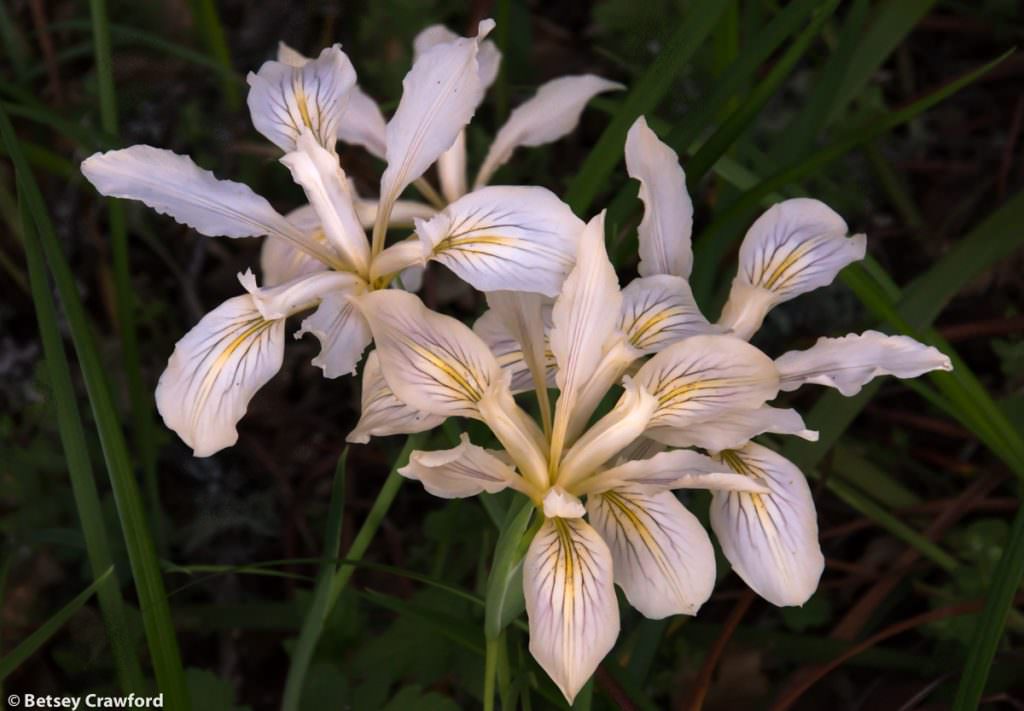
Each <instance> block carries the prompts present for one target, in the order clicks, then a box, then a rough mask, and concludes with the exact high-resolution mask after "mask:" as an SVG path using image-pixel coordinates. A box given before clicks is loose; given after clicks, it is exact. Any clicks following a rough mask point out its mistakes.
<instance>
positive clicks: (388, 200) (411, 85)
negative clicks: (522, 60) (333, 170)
mask: <svg viewBox="0 0 1024 711" xmlns="http://www.w3.org/2000/svg"><path fill="white" fill-rule="evenodd" d="M493 27H494V22H493V21H492V20H484V21H483V22H481V23H480V25H479V27H478V30H477V36H476V37H470V38H465V37H460V38H458V39H455V40H453V41H451V42H444V43H441V44H437V45H435V46H433V47H431V48H430V49H428V50H427V51H425V52H424V53H423V54H421V55H420V56H419V58H418V59H417V60H416V61H415V63H414V64H413V67H412V69H411V70H410V71H409V73H408V74H407V75H406V76H405V79H404V80H403V81H402V99H401V101H400V102H399V103H398V108H397V109H396V110H395V115H394V116H392V117H391V121H389V122H388V126H387V154H386V157H387V163H388V166H387V169H386V170H385V171H384V175H383V176H382V178H381V184H380V195H381V203H382V205H383V206H385V209H386V211H387V212H390V206H391V204H392V203H393V202H394V200H396V199H397V198H398V196H399V194H401V192H402V191H403V190H404V189H405V188H406V186H408V185H409V184H410V183H411V182H412V181H414V180H416V178H418V177H420V176H421V175H423V173H424V172H425V171H426V170H427V168H429V167H430V166H431V165H432V164H433V163H434V161H436V160H437V159H438V157H439V156H440V155H441V154H442V153H444V152H445V151H446V150H448V149H449V148H450V147H451V146H452V144H453V143H455V139H456V138H457V137H458V135H459V131H461V130H462V128H463V127H464V126H465V125H466V124H467V123H469V119H470V118H471V117H472V116H473V112H474V111H475V110H476V107H477V105H478V104H479V103H480V99H481V97H482V96H483V91H484V88H483V85H482V84H481V82H480V76H479V74H478V64H477V51H478V48H479V43H480V42H481V41H482V40H483V38H484V37H485V36H486V35H487V33H488V32H490V31H491V29H492V28H493Z"/></svg>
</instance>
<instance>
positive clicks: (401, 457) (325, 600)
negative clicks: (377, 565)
mask: <svg viewBox="0 0 1024 711" xmlns="http://www.w3.org/2000/svg"><path fill="white" fill-rule="evenodd" d="M423 439H424V435H422V434H416V435H412V436H411V437H408V438H407V439H406V440H405V446H403V447H402V450H401V452H399V454H398V457H397V458H396V459H395V463H394V464H393V465H392V467H391V473H390V474H388V478H387V479H385V480H384V485H383V486H382V487H381V489H380V492H379V493H378V494H377V499H376V500H375V501H374V502H373V506H372V507H371V508H370V512H369V513H368V514H367V516H366V520H365V521H363V525H362V527H361V528H360V529H359V533H357V534H356V537H355V539H354V540H353V541H352V545H351V546H349V549H348V553H347V554H346V556H345V557H346V558H347V559H349V560H352V561H358V560H360V559H361V558H362V557H363V554H364V553H366V549H367V548H368V547H369V545H370V542H371V541H372V540H373V537H374V536H375V535H376V534H377V529H378V528H379V527H380V524H381V522H382V521H383V520H384V516H385V515H386V514H387V512H388V509H389V508H390V507H391V502H392V501H394V500H395V495H396V494H397V493H398V489H399V487H400V486H401V485H402V480H403V477H402V475H400V474H399V473H398V470H399V469H401V468H402V467H404V466H405V465H406V464H408V462H409V455H410V454H411V453H412V450H413V449H415V448H416V447H418V446H419V445H420V443H421V442H422V441H423ZM338 486H339V484H338V481H337V479H335V489H334V492H332V503H335V499H334V493H337V492H338ZM338 495H339V496H340V494H338ZM336 503H337V504H338V506H340V502H336ZM337 516H338V519H337V520H336V521H335V519H333V518H332V519H331V522H332V523H337V525H338V526H340V525H341V524H340V520H341V519H340V516H341V511H340V508H339V509H338V511H337ZM328 535H330V536H333V537H334V538H336V536H334V534H331V533H330V532H329V534H328ZM331 545H332V546H334V548H335V555H336V554H337V543H332V544H331ZM354 571H355V568H354V567H353V566H352V565H351V564H342V565H341V566H340V567H339V568H338V569H337V570H334V569H333V565H332V569H331V570H330V576H329V577H327V578H326V582H324V579H323V578H322V579H321V582H318V583H317V592H316V595H315V598H314V602H313V606H312V607H311V608H310V612H309V615H307V617H306V622H304V623H303V627H302V632H301V634H300V636H299V640H298V644H297V645H296V649H297V650H298V651H299V652H301V656H300V655H299V654H296V655H295V656H293V658H292V665H291V666H290V667H289V668H288V676H287V678H286V680H285V692H284V703H283V704H282V709H283V711H295V709H297V708H298V705H299V697H300V696H301V694H302V688H303V685H304V679H305V675H306V671H307V670H308V668H309V657H308V656H307V655H311V654H312V651H313V650H314V649H315V648H316V643H317V641H319V639H320V635H321V633H322V632H323V621H324V620H326V618H327V616H328V615H329V614H330V613H331V610H332V609H334V605H335V603H336V602H337V601H338V597H339V596H340V595H341V592H342V590H344V589H345V585H346V584H347V583H348V580H349V578H351V577H352V573H353V572H354ZM321 574H322V575H323V574H324V571H321Z"/></svg>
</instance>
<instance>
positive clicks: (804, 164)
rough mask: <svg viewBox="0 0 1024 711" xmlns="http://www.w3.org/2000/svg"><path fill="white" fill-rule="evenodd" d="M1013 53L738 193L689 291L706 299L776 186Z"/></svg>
mask: <svg viewBox="0 0 1024 711" xmlns="http://www.w3.org/2000/svg"><path fill="white" fill-rule="evenodd" d="M1011 54H1012V50H1011V51H1009V52H1006V53H1004V54H1002V55H1001V56H999V57H997V58H996V59H994V60H992V61H991V62H988V63H987V64H984V65H983V66H981V67H978V68H977V69H974V70H973V71H971V72H968V73H967V74H965V75H963V76H961V77H959V78H958V79H955V80H953V81H951V82H949V83H947V84H945V85H944V86H942V87H940V88H938V89H936V90H935V91H932V92H930V93H928V94H927V95H925V96H924V97H922V98H921V99H918V100H917V101H914V102H912V103H911V104H909V105H908V106H906V107H904V108H902V109H899V110H896V111H892V112H889V113H888V114H886V115H884V116H880V117H878V118H875V119H873V120H871V121H869V122H866V123H864V124H863V125H862V126H860V127H859V128H857V129H856V130H854V131H851V132H849V133H848V134H846V135H845V136H843V137H841V138H839V139H836V140H835V141H833V142H832V143H830V144H829V145H827V146H825V147H824V148H822V149H820V150H818V151H815V152H814V153H813V154H811V155H810V156H808V157H807V158H804V159H801V160H799V161H797V162H796V163H795V164H793V165H790V166H789V167H787V168H784V169H782V170H781V171H779V172H777V173H775V174H774V175H771V176H768V177H767V178H765V179H764V180H762V181H761V182H760V183H759V184H758V185H757V187H755V188H753V189H751V190H748V191H747V192H745V193H744V194H743V195H742V196H740V197H739V198H738V199H737V200H736V201H735V202H734V203H733V204H732V205H731V206H730V207H729V208H728V209H727V210H726V211H725V212H723V214H722V215H721V216H719V217H718V218H717V219H716V220H715V221H714V222H713V223H712V224H711V225H710V226H709V227H708V229H707V230H706V231H705V232H704V234H703V235H702V236H701V239H700V240H699V241H698V242H697V243H696V245H695V248H694V269H693V283H692V287H693V291H694V294H695V295H696V296H697V300H698V301H702V300H705V301H706V300H707V298H708V297H709V296H710V292H711V288H712V284H713V282H714V278H715V275H716V274H717V269H716V267H717V265H718V264H720V263H721V261H722V258H723V257H724V255H725V254H726V253H728V251H729V250H730V249H731V248H732V246H733V244H734V242H735V241H736V239H738V238H739V236H740V235H741V234H742V230H743V228H744V226H745V223H746V222H748V221H749V220H750V218H751V216H752V215H753V213H754V212H755V211H756V210H757V208H758V207H759V206H760V204H761V200H762V198H763V197H764V196H765V195H768V194H769V193H772V192H775V191H778V190H780V189H782V188H784V187H786V186H787V185H790V184H792V183H797V182H799V181H801V180H803V179H804V178H806V177H808V176H810V175H814V174H816V173H817V172H819V171H820V170H821V169H822V168H823V167H824V166H826V165H828V164H829V163H831V162H832V161H834V160H836V159H838V158H840V157H841V156H843V155H845V154H846V153H848V152H850V151H851V150H853V149H854V148H856V147H857V146H859V145H862V144H864V143H865V142H867V141H870V140H871V139H873V138H875V137H876V136H880V135H882V134H883V133H885V132H887V131H890V130H892V129H893V128H895V127H896V126H899V125H901V124H903V123H906V122H907V121H910V120H911V119H913V118H914V117H916V116H918V115H919V114H921V113H922V112H924V111H927V110H928V109H929V108H931V107H932V106H934V105H935V104H937V103H939V102H940V101H942V100H944V99H946V98H948V97H950V96H952V95H953V94H955V93H956V92H958V91H960V90H961V89H963V88H964V87H966V86H969V85H970V84H972V83H974V82H975V81H977V80H978V79H979V78H981V77H982V76H984V75H985V74H987V73H988V72H990V71H992V69H994V68H995V67H996V66H997V65H999V64H1000V63H1001V62H1003V61H1004V60H1005V59H1006V58H1008V57H1009V56H1010V55H1011Z"/></svg>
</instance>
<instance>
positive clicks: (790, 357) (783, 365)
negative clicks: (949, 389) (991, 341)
mask: <svg viewBox="0 0 1024 711" xmlns="http://www.w3.org/2000/svg"><path fill="white" fill-rule="evenodd" d="M775 367H777V368H778V369H779V375H780V377H781V382H780V385H779V386H780V388H781V389H782V390H787V391H788V390H796V389H797V388H798V387H800V386H801V385H804V384H805V383H816V384H817V385H827V386H828V387H831V388H835V389H836V390H838V391H839V392H841V393H842V394H843V395H846V396H847V397H850V396H851V395H856V394H857V393H859V392H860V389H861V388H862V387H864V386H865V385H866V384H867V383H868V382H869V381H870V380H872V379H873V378H877V377H878V376H880V375H895V376H896V377H897V378H916V377H917V376H919V375H922V374H924V373H927V372H929V371H931V370H953V363H952V362H951V361H950V360H949V357H948V356H946V355H945V354H943V353H942V352H941V351H939V350H938V349H937V348H933V347H932V346H926V345H925V344H923V343H918V342H917V341H915V340H914V339H913V338H910V337H909V336H887V335H885V334H884V333H879V332H878V331H865V332H864V333H860V334H857V333H851V334H849V335H846V336H843V337H842V338H819V339H818V342H817V343H815V344H814V345H813V346H812V347H810V348H808V349H807V350H805V351H789V352H788V353H783V354H782V355H781V356H779V357H778V358H776V359H775Z"/></svg>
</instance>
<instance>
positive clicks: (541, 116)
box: [473, 74, 625, 189]
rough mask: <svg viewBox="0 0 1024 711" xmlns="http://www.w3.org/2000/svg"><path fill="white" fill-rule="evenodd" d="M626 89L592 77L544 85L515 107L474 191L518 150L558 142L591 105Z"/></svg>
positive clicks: (478, 177) (482, 167)
mask: <svg viewBox="0 0 1024 711" xmlns="http://www.w3.org/2000/svg"><path fill="white" fill-rule="evenodd" d="M624 88H625V87H624V86H622V84H619V83H616V82H613V81H608V80H607V79H602V78H601V77H598V76H594V75H593V74H584V75H581V76H570V77H559V78H558V79H554V80H552V81H549V82H548V83H547V84H544V85H543V86H542V87H540V89H538V90H537V93H536V94H535V95H534V96H533V98H531V99H529V100H528V101H526V102H524V103H523V104H521V105H520V106H518V107H516V109H515V110H514V111H513V112H512V113H511V114H510V115H509V117H508V121H506V122H505V125H504V126H502V127H501V129H500V130H499V131H498V135H497V136H495V137H494V142H493V143H491V147H490V150H488V151H487V157H486V158H484V162H483V165H481V166H480V172H479V173H478V174H477V176H476V181H475V182H474V185H473V187H474V189H476V188H479V187H481V186H483V185H486V184H487V183H488V181H490V179H491V176H492V175H494V171H496V170H497V169H498V168H500V167H501V166H503V165H504V164H505V163H507V162H508V159H509V158H511V157H512V153H513V152H515V150H516V148H518V147H519V146H542V145H544V144H545V143H551V142H552V141H557V140H558V139H559V138H561V137H562V136H565V135H567V134H569V133H570V132H572V130H573V129H574V128H576V125H577V124H578V123H579V122H580V114H582V113H583V108H584V107H585V106H586V105H587V102H588V101H590V100H591V99H593V98H594V97H595V96H597V95H598V94H601V93H603V92H605V91H612V90H618V89H624Z"/></svg>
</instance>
